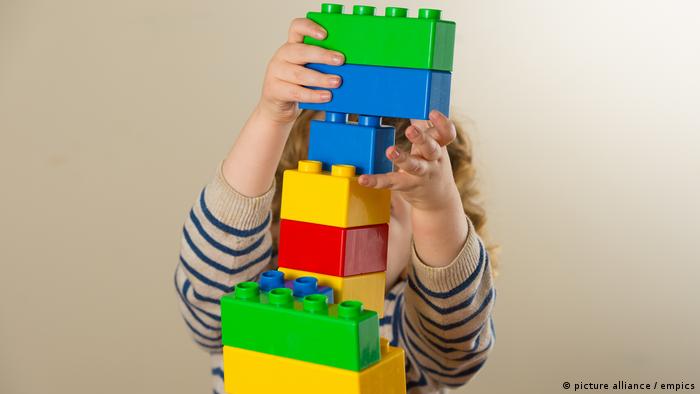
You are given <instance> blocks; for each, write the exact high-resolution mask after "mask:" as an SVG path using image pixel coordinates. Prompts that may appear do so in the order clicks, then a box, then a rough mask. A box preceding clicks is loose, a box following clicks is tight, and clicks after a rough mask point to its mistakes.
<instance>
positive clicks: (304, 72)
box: [278, 64, 340, 88]
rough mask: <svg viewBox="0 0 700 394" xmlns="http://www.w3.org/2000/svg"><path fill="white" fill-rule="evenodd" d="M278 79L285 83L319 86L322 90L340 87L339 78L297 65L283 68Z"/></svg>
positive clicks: (288, 65)
mask: <svg viewBox="0 0 700 394" xmlns="http://www.w3.org/2000/svg"><path fill="white" fill-rule="evenodd" d="M278 77H279V78H280V79H282V80H284V81H287V82H291V83H293V84H297V85H303V86H317V87H321V88H337V87H338V86H340V77H339V76H337V75H332V74H324V73H322V72H318V71H316V70H312V69H310V68H306V67H303V66H299V65H297V64H287V65H286V66H284V67H281V69H280V71H279V75H278Z"/></svg>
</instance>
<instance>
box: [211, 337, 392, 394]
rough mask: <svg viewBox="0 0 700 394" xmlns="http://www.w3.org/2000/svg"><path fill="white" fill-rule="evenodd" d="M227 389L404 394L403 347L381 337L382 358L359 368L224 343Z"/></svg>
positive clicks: (309, 393)
mask: <svg viewBox="0 0 700 394" xmlns="http://www.w3.org/2000/svg"><path fill="white" fill-rule="evenodd" d="M224 390H226V392H227V393H236V394H253V393H256V394H257V393H286V394H328V393H329V392H332V393H334V394H405V393H406V373H405V370H404V351H403V349H401V348H395V347H391V346H389V345H388V342H387V340H386V339H384V338H382V339H381V361H380V362H379V363H377V364H375V365H373V366H371V367H369V368H367V369H365V370H363V371H361V372H354V371H347V370H344V369H339V368H333V367H327V366H325V365H318V364H312V363H307V362H304V361H299V360H294V359H290V358H284V357H279V356H273V355H270V354H265V353H259V352H253V351H250V350H245V349H238V348H234V347H229V346H224Z"/></svg>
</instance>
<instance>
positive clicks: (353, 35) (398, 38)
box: [304, 4, 455, 71]
mask: <svg viewBox="0 0 700 394" xmlns="http://www.w3.org/2000/svg"><path fill="white" fill-rule="evenodd" d="M440 14H441V11H440V10H432V9H425V8H421V9H420V10H419V11H418V17H417V18H409V17H408V16H407V15H408V10H407V9H406V8H398V7H387V8H386V11H385V15H384V16H375V15H374V7H370V6H357V5H356V6H355V7H353V13H352V14H343V6H342V5H340V4H323V5H322V6H321V12H309V13H307V14H306V17H307V18H309V19H311V20H313V21H314V22H316V23H318V24H319V25H321V26H323V28H324V29H326V31H327V32H328V35H327V36H326V39H324V40H317V39H314V38H311V37H306V38H305V39H304V42H305V43H307V44H311V45H317V46H320V47H323V48H328V49H332V50H335V51H339V52H342V53H343V54H344V55H345V63H348V64H364V65H370V66H385V67H404V68H420V69H429V70H440V71H452V59H453V56H454V44H455V23H454V22H451V21H443V20H440Z"/></svg>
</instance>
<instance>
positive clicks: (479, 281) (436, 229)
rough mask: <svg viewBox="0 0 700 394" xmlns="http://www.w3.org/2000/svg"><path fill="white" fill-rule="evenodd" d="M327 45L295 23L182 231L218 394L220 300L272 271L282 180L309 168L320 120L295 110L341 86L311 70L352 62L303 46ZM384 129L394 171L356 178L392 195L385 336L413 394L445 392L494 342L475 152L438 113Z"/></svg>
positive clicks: (185, 272)
mask: <svg viewBox="0 0 700 394" xmlns="http://www.w3.org/2000/svg"><path fill="white" fill-rule="evenodd" d="M325 34H326V33H325V30H323V28H322V27H320V26H319V25H317V24H315V23H314V22H312V21H311V20H308V19H296V20H294V21H293V22H292V24H291V26H290V29H289V37H288V38H289V39H288V42H287V43H286V44H284V45H282V47H281V48H280V49H279V50H278V51H277V52H276V53H275V55H274V56H273V57H272V60H271V61H270V63H269V65H268V68H267V72H266V75H265V81H264V84H263V90H262V96H261V99H260V102H259V104H258V105H257V107H256V108H255V110H254V111H253V113H252V114H251V116H250V118H249V119H248V121H247V122H246V124H245V125H244V126H243V129H242V130H241V132H240V134H239V136H238V138H237V140H236V142H235V144H234V145H233V148H232V149H231V151H230V153H229V154H228V156H227V158H226V159H225V160H224V162H223V163H222V165H221V166H220V168H219V170H218V171H217V174H216V176H215V177H214V179H213V180H212V181H211V182H210V183H209V185H207V186H206V188H205V189H204V190H203V191H202V193H201V194H200V196H199V199H198V201H197V202H196V203H195V205H194V207H193V208H192V210H191V211H190V213H189V217H188V219H187V221H186V223H185V225H184V230H183V241H182V249H181V255H180V264H179V265H178V267H177V271H176V273H175V286H176V288H177V291H178V294H179V296H180V301H181V302H180V305H181V309H182V314H183V317H184V319H185V323H186V324H187V326H188V327H189V329H190V330H191V331H192V334H193V336H194V339H195V341H196V342H197V343H198V344H199V345H200V346H201V347H203V348H205V349H207V350H208V351H209V352H210V353H211V355H212V357H211V359H212V374H213V375H214V392H218V393H223V371H222V361H221V350H222V345H221V327H220V310H219V297H221V296H222V295H223V294H225V293H227V292H230V291H231V290H232V287H233V286H235V284H236V283H239V282H242V281H251V280H253V281H254V280H257V277H258V275H259V274H260V273H261V272H263V271H265V270H268V269H271V268H273V267H275V266H276V253H275V245H276V238H277V236H278V235H277V234H278V220H279V208H280V189H281V175H282V172H283V171H284V170H285V169H287V168H296V166H297V161H298V160H301V159H305V158H306V151H307V147H308V133H309V122H310V120H311V119H312V118H319V119H322V118H323V113H320V112H314V111H304V112H302V113H301V115H300V113H299V110H298V107H297V102H299V101H304V102H325V101H329V100H330V99H331V93H330V92H329V91H328V90H312V89H308V88H305V87H303V86H318V87H321V88H333V87H337V86H339V84H340V79H339V78H338V77H337V76H334V75H326V74H321V73H318V72H316V71H313V70H310V69H307V68H305V67H303V65H304V64H306V63H326V64H332V65H340V64H342V63H343V62H344V59H343V55H342V54H340V53H338V52H333V51H330V50H326V49H323V48H320V47H316V46H310V45H305V44H303V43H302V42H303V38H304V36H313V37H318V38H320V39H322V38H324V37H325ZM384 123H385V124H388V125H392V126H394V127H395V128H396V146H393V147H390V148H389V149H387V152H386V154H387V157H389V158H390V159H391V160H392V161H393V163H394V166H395V168H396V171H394V172H391V173H387V174H377V175H362V176H360V177H359V179H358V181H359V182H360V184H361V185H363V186H366V187H374V188H389V189H391V190H392V198H391V221H390V223H389V244H388V264H387V278H386V280H387V282H386V285H387V289H389V290H390V291H389V292H388V293H387V294H386V299H385V307H384V311H385V316H384V317H383V318H382V319H381V321H380V325H381V335H382V336H384V337H386V338H388V339H389V340H390V341H391V344H392V345H394V346H401V347H403V348H404V349H405V350H406V383H407V389H408V392H409V393H436V392H441V390H442V388H443V387H457V386H461V385H463V384H465V383H466V382H467V381H468V380H469V379H470V378H471V377H472V376H474V374H475V373H476V372H477V371H478V370H479V369H480V368H481V367H482V366H483V364H484V362H485V360H486V357H487V355H488V352H489V350H490V349H491V348H492V346H493V342H494V332H493V323H492V319H491V311H492V308H493V304H494V296H495V290H494V288H493V283H492V282H493V277H492V267H491V263H490V261H489V255H488V253H487V248H486V247H485V246H484V243H483V242H482V241H481V239H480V237H479V235H478V233H479V232H481V231H482V229H483V227H484V222H485V214H484V212H483V210H482V209H481V208H480V207H479V206H478V205H477V204H476V203H475V202H474V201H473V199H474V197H475V195H476V190H475V189H474V186H473V185H472V184H473V180H474V168H473V167H472V164H471V152H470V146H469V143H468V141H467V139H466V137H465V136H464V135H463V134H462V132H461V131H460V130H459V129H458V128H457V127H456V125H455V124H454V123H452V122H451V121H450V120H448V119H447V118H446V117H445V116H444V115H442V114H441V113H439V112H437V111H433V112H432V113H431V114H430V122H428V121H414V120H411V121H409V120H406V119H384ZM278 163H279V165H278ZM271 208H272V209H271ZM465 214H466V215H465Z"/></svg>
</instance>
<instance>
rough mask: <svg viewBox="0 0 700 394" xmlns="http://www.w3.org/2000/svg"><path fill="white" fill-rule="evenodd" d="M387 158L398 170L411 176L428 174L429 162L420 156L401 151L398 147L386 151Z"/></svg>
mask: <svg viewBox="0 0 700 394" xmlns="http://www.w3.org/2000/svg"><path fill="white" fill-rule="evenodd" d="M386 157H387V158H389V160H391V161H392V162H394V165H396V166H397V167H398V168H400V169H402V170H403V171H404V172H407V173H409V174H411V175H416V176H422V175H425V174H426V173H427V172H428V162H426V161H425V160H423V159H421V158H419V157H418V156H414V155H411V154H408V153H407V152H403V151H400V150H399V149H398V148H397V147H396V146H390V147H388V148H387V149H386Z"/></svg>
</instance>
